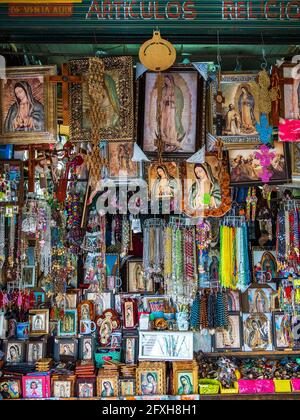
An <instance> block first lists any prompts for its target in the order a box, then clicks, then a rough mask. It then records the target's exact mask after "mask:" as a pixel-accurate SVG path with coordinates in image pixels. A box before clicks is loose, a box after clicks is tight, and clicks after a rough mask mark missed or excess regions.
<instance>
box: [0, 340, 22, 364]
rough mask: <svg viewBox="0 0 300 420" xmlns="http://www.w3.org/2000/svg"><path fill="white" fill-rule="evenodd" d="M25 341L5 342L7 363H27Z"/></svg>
mask: <svg viewBox="0 0 300 420" xmlns="http://www.w3.org/2000/svg"><path fill="white" fill-rule="evenodd" d="M25 344H26V342H25V341H22V340H13V339H10V340H4V341H3V348H4V353H5V360H6V363H23V362H24V361H25Z"/></svg>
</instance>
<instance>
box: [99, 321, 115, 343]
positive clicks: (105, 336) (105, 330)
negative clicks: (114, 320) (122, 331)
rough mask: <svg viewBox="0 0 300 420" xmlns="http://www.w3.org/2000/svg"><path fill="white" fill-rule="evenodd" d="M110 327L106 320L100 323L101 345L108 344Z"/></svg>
mask: <svg viewBox="0 0 300 420" xmlns="http://www.w3.org/2000/svg"><path fill="white" fill-rule="evenodd" d="M111 333H112V326H111V323H110V322H109V321H108V320H105V321H103V322H102V324H101V327H100V337H101V344H103V345H107V344H108V343H109V342H110V338H111Z"/></svg>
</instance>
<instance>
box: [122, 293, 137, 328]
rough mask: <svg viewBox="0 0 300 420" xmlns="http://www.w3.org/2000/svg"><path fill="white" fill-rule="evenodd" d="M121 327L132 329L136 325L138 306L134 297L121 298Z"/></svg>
mask: <svg viewBox="0 0 300 420" xmlns="http://www.w3.org/2000/svg"><path fill="white" fill-rule="evenodd" d="M122 314H123V329H124V330H134V329H135V328H136V327H137V325H138V306H137V300H136V299H134V298H125V299H123V300H122Z"/></svg>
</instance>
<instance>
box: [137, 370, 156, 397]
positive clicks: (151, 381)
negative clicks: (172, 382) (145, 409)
mask: <svg viewBox="0 0 300 420" xmlns="http://www.w3.org/2000/svg"><path fill="white" fill-rule="evenodd" d="M141 376H142V377H141V388H142V395H156V394H157V391H158V377H157V373H156V372H148V373H143V374H142V375H141Z"/></svg>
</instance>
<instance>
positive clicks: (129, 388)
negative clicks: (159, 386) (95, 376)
mask: <svg viewBox="0 0 300 420" xmlns="http://www.w3.org/2000/svg"><path fill="white" fill-rule="evenodd" d="M134 394H135V393H134V382H132V381H122V382H121V396H122V397H130V396H133V395H134Z"/></svg>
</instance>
